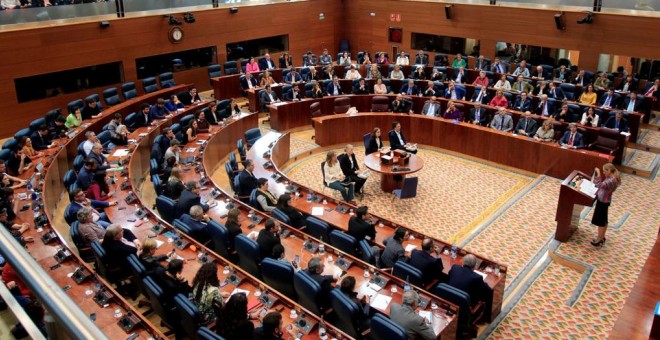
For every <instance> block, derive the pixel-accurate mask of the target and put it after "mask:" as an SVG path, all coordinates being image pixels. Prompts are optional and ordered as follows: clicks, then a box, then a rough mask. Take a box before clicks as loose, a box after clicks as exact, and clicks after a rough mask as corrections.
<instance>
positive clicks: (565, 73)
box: [555, 65, 571, 82]
mask: <svg viewBox="0 0 660 340" xmlns="http://www.w3.org/2000/svg"><path fill="white" fill-rule="evenodd" d="M555 78H557V79H559V80H561V81H562V82H565V81H569V80H570V78H571V70H569V69H568V68H566V65H561V66H559V69H557V74H556V75H555Z"/></svg>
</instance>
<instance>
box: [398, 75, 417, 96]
mask: <svg viewBox="0 0 660 340" xmlns="http://www.w3.org/2000/svg"><path fill="white" fill-rule="evenodd" d="M400 93H401V94H404V95H409V96H416V95H417V94H419V88H417V85H415V81H414V80H412V79H409V80H408V83H406V84H404V85H403V86H401V92H400Z"/></svg>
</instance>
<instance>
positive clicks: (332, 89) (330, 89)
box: [325, 82, 344, 96]
mask: <svg viewBox="0 0 660 340" xmlns="http://www.w3.org/2000/svg"><path fill="white" fill-rule="evenodd" d="M325 93H327V94H328V95H329V96H332V95H334V93H335V83H334V82H330V84H328V87H326V88H325ZM337 93H338V94H344V91H342V90H341V85H339V86H337Z"/></svg>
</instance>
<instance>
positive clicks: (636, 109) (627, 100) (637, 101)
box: [621, 96, 644, 112]
mask: <svg viewBox="0 0 660 340" xmlns="http://www.w3.org/2000/svg"><path fill="white" fill-rule="evenodd" d="M642 98H644V97H640V96H637V99H635V104H633V112H639V109H640V107H641V105H642V100H643V99H642ZM628 105H630V97H626V98H625V99H624V100H623V104H621V109H622V110H628Z"/></svg>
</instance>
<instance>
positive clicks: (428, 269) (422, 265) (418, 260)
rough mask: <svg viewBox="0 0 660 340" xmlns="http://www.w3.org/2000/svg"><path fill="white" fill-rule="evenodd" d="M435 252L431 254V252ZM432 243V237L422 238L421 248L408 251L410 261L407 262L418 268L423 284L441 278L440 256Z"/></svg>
mask: <svg viewBox="0 0 660 340" xmlns="http://www.w3.org/2000/svg"><path fill="white" fill-rule="evenodd" d="M433 252H435V253H436V254H435V255H433V254H432V253H433ZM438 255H439V254H438V252H437V250H436V249H435V247H434V245H433V239H430V238H424V240H423V241H422V249H413V251H411V252H410V261H408V264H410V265H411V266H413V267H415V268H417V269H419V270H420V271H421V272H422V283H423V286H426V285H428V284H429V283H431V282H433V281H435V280H439V279H440V278H442V276H443V274H442V269H443V266H442V258H440V256H438Z"/></svg>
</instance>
